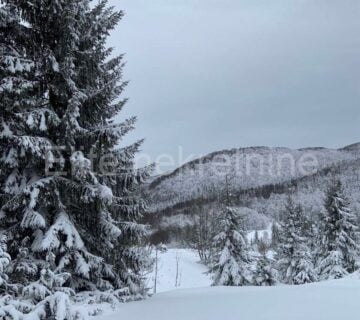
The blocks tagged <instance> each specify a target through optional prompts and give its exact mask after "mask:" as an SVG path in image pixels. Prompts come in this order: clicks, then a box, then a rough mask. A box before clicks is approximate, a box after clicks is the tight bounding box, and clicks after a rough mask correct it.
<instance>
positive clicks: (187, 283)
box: [148, 249, 211, 293]
mask: <svg viewBox="0 0 360 320" xmlns="http://www.w3.org/2000/svg"><path fill="white" fill-rule="evenodd" d="M177 271H178V281H176V274H177ZM206 271H207V269H206V267H205V266H204V265H202V264H200V263H199V256H198V255H197V253H196V251H194V250H189V249H169V250H168V251H166V252H164V253H159V258H158V277H157V290H156V291H157V292H158V293H159V292H164V291H169V290H174V289H181V288H182V289H184V288H199V287H208V286H210V284H211V280H210V277H209V276H208V275H206ZM154 278H155V271H154V272H153V273H152V274H151V275H150V277H149V280H148V286H149V287H150V288H153V287H154ZM152 291H153V290H152ZM152 291H151V292H152Z"/></svg>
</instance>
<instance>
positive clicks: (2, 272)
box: [0, 234, 11, 294]
mask: <svg viewBox="0 0 360 320" xmlns="http://www.w3.org/2000/svg"><path fill="white" fill-rule="evenodd" d="M10 261H11V257H10V255H9V254H8V253H7V247H6V236H4V235H1V234H0V294H2V293H4V292H6V291H7V281H8V276H7V274H6V268H7V267H8V265H9V264H10Z"/></svg>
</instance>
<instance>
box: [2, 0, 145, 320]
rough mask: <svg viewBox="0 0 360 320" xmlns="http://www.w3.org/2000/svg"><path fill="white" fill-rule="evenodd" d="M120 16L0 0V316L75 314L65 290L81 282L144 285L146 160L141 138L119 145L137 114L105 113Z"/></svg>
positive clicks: (114, 91) (101, 5) (89, 286)
mask: <svg viewBox="0 0 360 320" xmlns="http://www.w3.org/2000/svg"><path fill="white" fill-rule="evenodd" d="M122 15H123V14H122V12H116V11H114V9H113V8H112V7H109V6H108V5H107V1H106V0H100V1H96V3H91V1H90V0H56V1H53V0H31V1H28V0H1V5H0V237H1V238H0V239H1V241H0V296H1V298H0V318H1V319H23V316H22V315H24V314H25V315H26V319H27V318H29V319H30V318H31V319H57V320H63V319H67V320H69V319H78V318H79V317H80V315H79V314H78V312H73V311H72V309H71V307H70V305H71V302H70V300H71V297H72V296H74V295H76V294H78V293H79V292H83V291H88V290H90V291H109V290H112V293H113V296H116V297H117V298H119V299H123V300H124V299H130V298H132V299H135V298H141V297H142V296H144V294H146V288H145V286H144V281H143V270H144V268H147V267H148V265H149V263H150V259H149V257H148V255H147V254H146V252H145V251H144V250H143V249H142V242H143V239H144V236H145V234H146V228H145V226H144V225H141V224H139V223H138V221H139V219H141V216H142V214H143V212H144V208H145V205H144V202H143V201H142V199H141V198H140V197H139V196H138V192H137V190H138V187H139V185H140V184H141V182H142V181H143V180H144V179H145V178H146V177H148V175H149V173H150V169H151V168H145V169H141V170H136V169H134V166H133V163H134V155H135V153H136V152H137V151H138V149H139V147H140V145H141V141H139V142H137V143H135V144H133V145H130V146H128V147H125V148H118V147H117V145H118V144H119V142H120V141H121V139H122V138H123V136H124V135H125V134H126V133H127V132H129V131H130V130H132V129H133V128H134V123H135V120H136V119H134V118H131V119H128V120H125V121H124V122H123V123H115V122H114V121H113V119H114V116H115V115H117V114H118V112H120V110H121V109H122V108H123V106H124V104H125V102H126V99H122V100H119V96H120V94H121V93H122V91H123V90H124V88H125V87H126V84H127V83H126V82H125V81H123V80H122V73H123V65H124V63H123V57H122V56H118V57H112V49H111V48H107V47H106V42H107V38H108V35H109V32H110V31H111V30H112V29H113V28H114V27H115V26H116V25H117V23H118V22H119V21H120V19H121V17H122ZM108 154H111V156H112V158H111V159H112V161H108V160H107V161H106V165H105V168H104V166H103V168H102V169H103V170H100V169H99V166H98V165H99V163H98V162H99V161H95V160H94V158H95V159H97V160H99V159H101V157H102V156H104V155H108ZM88 155H93V157H92V159H91V158H90V157H88ZM94 155H95V156H94ZM110 162H111V163H110Z"/></svg>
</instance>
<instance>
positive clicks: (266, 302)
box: [97, 249, 360, 320]
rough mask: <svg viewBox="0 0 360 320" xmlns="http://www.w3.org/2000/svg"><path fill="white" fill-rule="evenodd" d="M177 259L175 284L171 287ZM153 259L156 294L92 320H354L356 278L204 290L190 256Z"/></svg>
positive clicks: (176, 253) (359, 291)
mask: <svg viewBox="0 0 360 320" xmlns="http://www.w3.org/2000/svg"><path fill="white" fill-rule="evenodd" d="M177 257H180V258H179V259H178V261H179V270H181V272H180V273H181V280H180V285H179V286H178V287H175V281H176V280H175V279H176V265H177V263H176V261H177ZM159 260H160V263H159V265H160V268H159V280H158V292H160V293H158V294H156V295H154V296H153V297H152V298H149V299H147V300H145V301H140V302H133V303H128V304H122V305H120V306H118V307H117V309H116V311H114V312H113V313H109V312H107V313H106V314H104V315H103V316H100V317H98V318H97V319H99V320H118V319H131V320H143V319H149V320H169V319H171V320H219V319H224V320H339V319H345V320H356V319H358V316H356V315H358V314H359V304H360V279H359V278H358V277H355V276H353V277H351V278H348V279H343V280H337V281H328V282H322V283H315V284H310V285H304V286H277V287H210V283H211V281H210V279H209V277H208V276H206V275H205V274H204V272H205V271H206V268H205V267H204V266H202V265H201V264H199V263H198V257H197V255H196V252H194V251H191V250H175V249H170V250H168V251H167V252H166V253H163V254H161V255H160V259H159ZM151 278H152V277H151ZM149 281H153V279H150V280H149ZM185 288H187V289H185ZM169 290H170V291H169Z"/></svg>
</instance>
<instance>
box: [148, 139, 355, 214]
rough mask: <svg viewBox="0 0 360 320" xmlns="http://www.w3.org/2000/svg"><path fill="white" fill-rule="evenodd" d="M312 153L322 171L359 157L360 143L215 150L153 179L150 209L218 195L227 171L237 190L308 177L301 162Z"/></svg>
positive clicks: (318, 168) (150, 189) (149, 192)
mask: <svg viewBox="0 0 360 320" xmlns="http://www.w3.org/2000/svg"><path fill="white" fill-rule="evenodd" d="M309 156H310V157H312V158H315V159H316V161H317V162H318V165H317V166H316V169H317V170H321V169H323V168H326V167H329V166H332V165H334V164H337V163H340V162H342V161H350V160H354V159H358V158H359V157H360V144H354V145H351V146H348V147H345V148H342V149H338V150H335V149H325V148H308V149H299V150H293V149H288V148H268V147H253V148H240V149H233V150H224V151H219V152H214V153H212V154H209V155H207V156H205V157H202V158H200V159H197V160H194V161H191V162H189V163H186V164H185V165H183V166H182V167H180V168H178V169H176V170H175V171H173V172H172V173H170V174H164V175H162V176H159V177H157V178H156V179H154V180H152V182H151V183H150V184H149V185H148V187H147V192H146V194H147V197H148V200H149V202H150V205H151V206H150V209H151V211H153V212H156V211H158V210H163V209H165V208H168V207H171V206H173V205H176V204H178V203H182V202H185V201H189V200H192V199H195V198H198V197H205V198H210V197H213V196H216V194H217V193H218V192H219V189H221V185H222V184H223V183H224V180H225V178H224V176H225V173H230V175H231V181H230V183H231V184H232V187H233V188H234V190H239V189H248V188H256V187H259V186H263V185H267V184H274V183H282V182H284V181H289V180H291V179H297V178H300V177H303V176H304V173H305V172H304V170H301V168H302V166H301V165H300V164H301V163H303V162H302V161H305V162H306V159H307V157H309ZM304 159H305V160H304ZM312 169H313V168H312ZM305 171H306V170H305ZM310 171H311V170H309V172H310Z"/></svg>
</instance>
